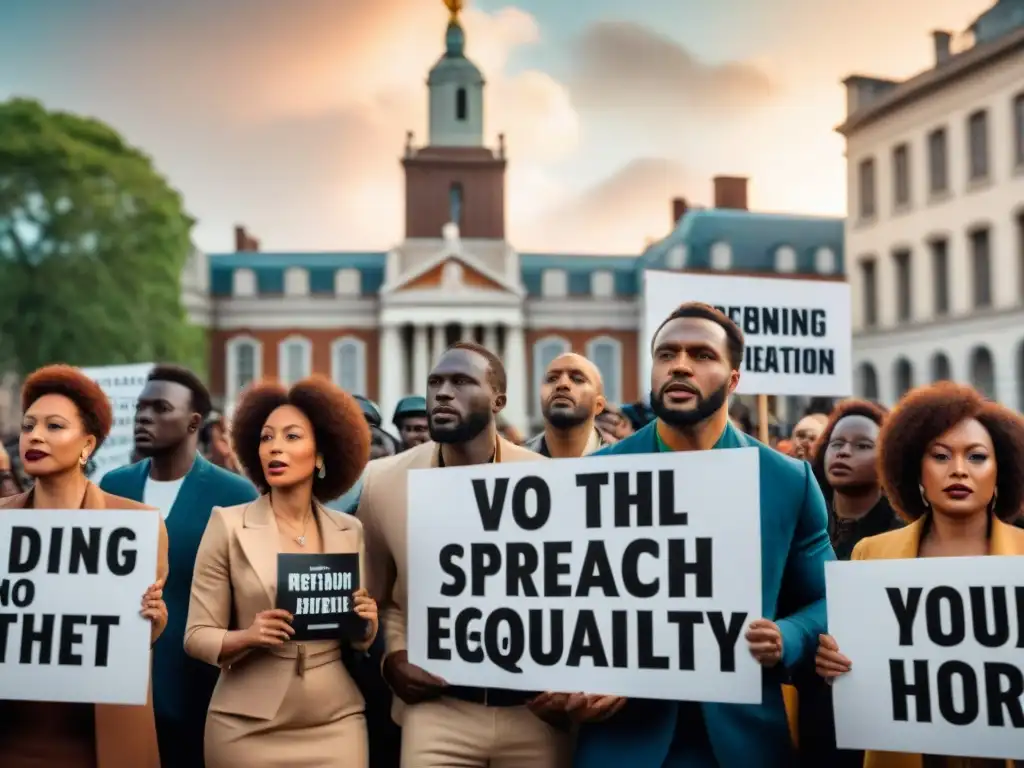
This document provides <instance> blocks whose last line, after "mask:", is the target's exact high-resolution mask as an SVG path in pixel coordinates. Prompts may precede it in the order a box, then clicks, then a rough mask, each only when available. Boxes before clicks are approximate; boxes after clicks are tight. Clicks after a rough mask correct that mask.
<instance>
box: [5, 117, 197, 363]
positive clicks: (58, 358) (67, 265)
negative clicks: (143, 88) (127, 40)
mask: <svg viewBox="0 0 1024 768" xmlns="http://www.w3.org/2000/svg"><path fill="white" fill-rule="evenodd" d="M193 223H194V222H193V220H192V219H191V218H190V217H189V216H188V215H187V214H186V213H185V211H184V208H183V204H182V200H181V196H180V195H179V194H178V193H177V192H176V191H175V190H174V189H172V188H171V187H170V185H169V184H168V183H167V181H166V180H165V179H164V178H163V177H162V176H161V175H160V174H159V173H158V172H157V171H156V170H155V169H154V167H153V163H152V161H151V160H150V158H149V157H147V156H146V155H145V154H144V153H143V152H141V151H140V150H138V149H136V148H134V147H132V146H129V145H128V144H127V143H126V142H125V140H124V139H123V138H122V137H121V136H120V135H119V134H118V133H117V132H116V131H115V130H114V129H112V128H111V127H109V126H107V125H105V124H104V123H102V122H100V121H98V120H94V119H91V118H87V117H81V116H78V115H73V114H69V113H67V112H51V111H48V110H46V109H45V108H44V107H43V106H42V105H41V104H39V103H38V102H36V101H31V100H27V99H14V100H11V101H8V102H5V103H0V370H3V369H7V370H14V371H16V372H17V373H19V374H25V373H28V372H30V371H32V370H34V369H35V368H38V367H39V366H41V365H46V364H48V363H53V362H64V363H69V364H71V365H83V366H84V365H113V364H119V363H140V362H151V361H169V362H179V363H182V364H185V365H191V366H194V367H199V368H201V367H202V365H203V362H204V354H203V349H204V346H205V342H204V333H203V332H202V330H201V329H199V328H197V327H195V326H192V325H191V324H190V323H189V321H188V317H187V314H186V312H185V310H184V308H183V307H182V303H181V293H180V276H181V272H182V269H183V267H184V266H185V263H186V261H187V260H188V257H189V255H190V253H191V247H192V246H191V230H192V225H193Z"/></svg>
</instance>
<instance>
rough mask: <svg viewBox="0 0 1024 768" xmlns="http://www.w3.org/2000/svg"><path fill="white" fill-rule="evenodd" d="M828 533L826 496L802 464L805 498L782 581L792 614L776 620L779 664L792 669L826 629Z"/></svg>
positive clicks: (830, 557) (811, 650)
mask: <svg viewBox="0 0 1024 768" xmlns="http://www.w3.org/2000/svg"><path fill="white" fill-rule="evenodd" d="M835 559H836V555H835V552H834V551H833V550H832V543H831V541H830V540H829V536H828V513H827V511H826V508H825V498H824V497H823V496H822V495H821V489H820V488H819V487H818V483H817V482H816V481H815V479H814V475H813V474H811V467H810V465H809V464H807V463H804V497H803V503H802V504H801V506H800V513H799V517H798V518H797V523H796V532H795V533H794V536H793V544H792V545H791V546H790V549H789V557H788V558H787V560H786V574H785V577H784V580H783V581H784V583H785V584H786V585H787V588H788V589H789V590H792V592H791V594H789V595H787V596H786V598H787V599H786V603H787V604H788V605H790V606H792V609H793V610H792V613H790V614H789V615H788V616H786V617H785V618H783V619H779V621H778V626H779V630H780V631H781V632H782V664H783V666H784V667H785V668H786V669H789V670H791V669H793V668H794V667H796V666H797V665H798V664H800V663H802V662H803V661H805V660H807V659H808V658H809V657H810V655H811V654H813V653H814V652H815V650H816V649H817V647H818V635H820V634H824V633H825V632H826V631H827V629H828V626H827V617H828V614H827V612H826V608H825V563H827V562H829V561H830V560H835Z"/></svg>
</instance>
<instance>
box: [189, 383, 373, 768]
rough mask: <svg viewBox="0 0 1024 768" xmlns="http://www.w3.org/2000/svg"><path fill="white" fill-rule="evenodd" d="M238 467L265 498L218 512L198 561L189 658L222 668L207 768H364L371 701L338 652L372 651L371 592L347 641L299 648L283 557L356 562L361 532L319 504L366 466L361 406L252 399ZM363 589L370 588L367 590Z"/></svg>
mask: <svg viewBox="0 0 1024 768" xmlns="http://www.w3.org/2000/svg"><path fill="white" fill-rule="evenodd" d="M232 437H233V442H234V446H235V451H236V453H237V455H238V458H239V461H240V462H241V464H242V466H243V467H244V468H245V470H246V472H247V474H248V475H249V477H250V478H251V479H252V480H253V482H255V483H256V485H257V486H258V487H259V488H260V490H261V491H262V492H263V493H264V495H263V496H261V497H260V498H259V499H257V500H256V501H254V502H252V503H251V504H243V505H240V506H237V507H229V508H219V507H216V508H214V510H213V514H212V516H211V517H210V523H209V525H208V526H207V529H206V533H205V534H204V535H203V541H202V544H201V545H200V547H199V553H198V555H197V557H196V567H195V571H194V572H193V577H192V598H191V602H190V605H189V613H188V627H187V629H186V631H185V651H186V652H187V653H188V654H189V655H191V656H194V657H195V658H197V659H200V660H202V661H205V662H207V663H209V664H213V665H215V666H219V667H220V669H221V673H220V679H219V680H218V682H217V687H216V689H215V690H214V692H213V699H212V701H211V702H210V711H209V714H208V715H207V720H206V745H205V753H206V765H207V768H242V767H243V766H244V768H300V767H301V768H319V767H320V766H323V767H324V768H327V767H328V766H330V767H331V768H367V767H368V766H369V756H368V754H367V736H366V721H365V719H364V717H363V707H364V705H363V697H362V695H361V694H360V692H359V689H358V688H357V687H356V685H355V683H354V682H353V680H352V678H351V677H350V676H349V674H348V672H347V670H346V669H345V665H344V664H343V662H342V643H343V642H351V645H352V646H353V647H355V648H356V649H357V650H365V649H366V648H368V647H369V646H370V644H371V643H372V642H373V639H374V637H376V634H377V606H376V603H374V602H373V600H372V599H371V598H370V597H369V595H368V593H367V591H366V589H365V587H364V585H362V584H361V588H360V589H359V590H358V591H356V592H355V595H354V597H355V600H354V607H355V612H356V613H357V614H358V615H359V616H360V617H362V618H363V619H364V620H365V633H364V634H363V635H362V636H361V637H359V638H356V639H354V640H352V641H345V640H342V639H340V638H339V639H338V640H319V641H315V642H305V643H298V642H293V641H292V640H291V639H290V638H291V635H292V634H294V630H293V629H292V627H291V624H290V621H291V618H292V617H291V616H289V615H288V614H287V612H285V611H283V610H278V609H276V608H275V605H276V604H277V556H278V554H279V553H282V552H289V553H298V554H305V553H323V552H356V553H359V554H360V570H361V571H362V554H363V528H362V525H361V524H360V523H359V521H358V520H356V518H354V517H352V516H351V515H346V514H343V513H339V512H333V511H330V510H328V509H326V508H325V507H324V506H323V505H322V503H321V502H322V501H329V500H331V499H333V498H335V497H337V496H339V495H341V494H342V493H344V492H345V491H346V490H347V489H348V488H349V487H350V486H351V485H352V484H353V483H354V482H355V481H356V480H357V479H358V477H359V475H360V474H361V472H362V470H363V468H364V467H365V466H366V462H367V460H368V458H369V455H370V433H369V428H368V427H367V425H366V421H365V419H363V416H362V412H361V411H360V409H359V406H358V404H357V403H356V402H355V400H354V399H353V398H352V397H350V396H349V395H348V394H346V393H345V392H343V391H342V390H340V389H338V388H337V387H336V386H334V385H333V384H331V383H330V382H329V381H327V380H326V379H323V378H319V377H317V378H311V379H306V380H304V381H300V382H299V383H298V384H296V385H295V386H293V387H292V388H291V389H290V390H285V389H284V388H283V387H281V386H279V385H277V384H273V383H260V384H257V385H254V386H253V387H251V388H250V389H248V390H247V391H246V392H245V393H243V395H242V397H241V400H240V401H239V404H238V409H237V411H236V413H235V416H234V419H233V422H232ZM360 581H362V579H361V580H360Z"/></svg>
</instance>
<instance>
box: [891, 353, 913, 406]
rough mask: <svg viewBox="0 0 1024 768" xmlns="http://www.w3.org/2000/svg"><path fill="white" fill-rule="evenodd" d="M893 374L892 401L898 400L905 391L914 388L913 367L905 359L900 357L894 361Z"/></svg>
mask: <svg viewBox="0 0 1024 768" xmlns="http://www.w3.org/2000/svg"><path fill="white" fill-rule="evenodd" d="M893 373H895V377H894V378H895V384H896V387H895V392H894V397H893V399H894V400H899V399H900V398H901V397H903V395H904V394H905V393H906V392H907V391H909V390H911V389H913V388H914V367H913V366H912V365H911V364H910V361H909V360H907V358H905V357H901V358H900V359H899V360H897V361H896V365H895V367H894V371H893Z"/></svg>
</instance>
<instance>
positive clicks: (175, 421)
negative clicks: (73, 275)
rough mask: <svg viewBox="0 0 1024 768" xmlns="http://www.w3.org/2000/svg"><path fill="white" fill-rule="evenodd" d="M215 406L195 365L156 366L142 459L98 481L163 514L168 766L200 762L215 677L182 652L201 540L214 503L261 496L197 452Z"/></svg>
mask: <svg viewBox="0 0 1024 768" xmlns="http://www.w3.org/2000/svg"><path fill="white" fill-rule="evenodd" d="M210 407H211V406H210V393H209V392H208V391H207V389H206V387H205V386H204V385H203V383H202V381H200V379H199V377H198V376H196V375H195V374H194V373H192V371H190V370H188V369H186V368H181V367H179V366H173V365H158V366H156V367H155V368H154V369H153V371H152V372H151V373H150V375H149V380H148V381H147V382H146V386H145V387H144V388H143V390H142V394H141V395H139V401H138V403H137V408H136V412H135V449H136V451H137V452H138V453H139V454H140V455H141V456H142V457H143V459H142V460H141V461H139V462H138V463H136V464H131V465H129V466H126V467H120V468H119V469H115V470H114V471H113V472H108V473H107V474H106V475H105V476H104V477H103V480H102V482H101V483H100V487H101V488H103V490H105V491H107V492H108V493H113V494H115V495H117V496H123V497H125V498H129V499H133V500H135V501H141V502H143V503H144V504H147V505H149V506H152V507H156V508H157V509H159V510H160V511H161V513H162V514H163V516H164V519H165V520H166V525H167V538H168V545H169V546H168V560H169V565H170V573H169V575H168V577H167V583H166V584H165V585H164V601H165V602H166V603H167V613H168V620H167V629H166V630H164V633H163V635H161V637H160V639H159V640H158V641H157V643H156V645H155V646H154V649H153V710H154V714H155V715H156V727H157V738H158V740H159V743H160V761H161V765H162V766H163V768H202V766H203V729H204V727H205V724H206V710H207V708H208V707H209V704H210V696H211V695H212V693H213V687H214V685H215V684H216V682H217V670H216V669H215V668H214V667H210V666H209V665H207V664H203V663H202V662H199V661H196V660H194V659H191V658H189V657H188V656H186V655H185V651H184V637H185V621H186V617H187V616H188V602H189V596H190V593H191V588H192V571H193V569H194V568H195V561H196V552H197V551H198V550H199V543H200V541H201V540H202V538H203V533H204V532H205V531H206V524H207V523H208V522H209V520H210V513H211V512H212V510H213V508H214V507H216V506H220V507H231V506H234V505H236V504H244V503H246V502H248V501H252V500H254V499H256V498H257V496H258V495H259V494H258V493H257V491H256V488H255V486H253V484H252V483H250V482H249V481H248V480H247V479H245V478H244V477H242V476H241V475H236V474H234V473H233V472H229V471H227V470H225V469H221V468H220V467H216V466H214V465H213V464H211V463H210V462H209V461H207V460H206V459H204V458H203V457H202V456H201V455H200V454H199V452H198V438H199V429H200V427H201V426H202V424H203V421H204V420H205V419H206V417H207V416H208V415H209V413H210Z"/></svg>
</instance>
